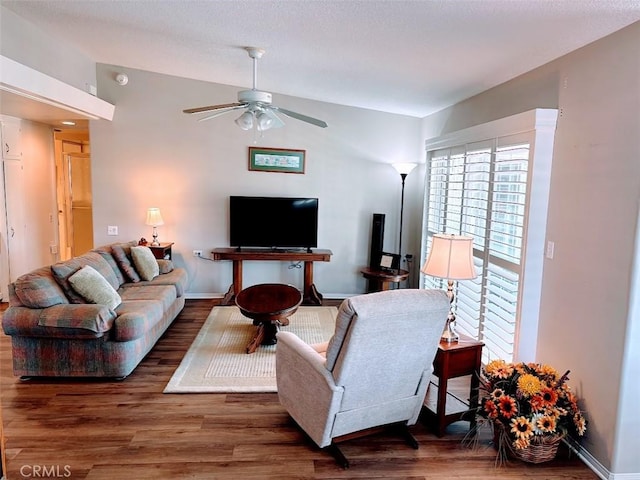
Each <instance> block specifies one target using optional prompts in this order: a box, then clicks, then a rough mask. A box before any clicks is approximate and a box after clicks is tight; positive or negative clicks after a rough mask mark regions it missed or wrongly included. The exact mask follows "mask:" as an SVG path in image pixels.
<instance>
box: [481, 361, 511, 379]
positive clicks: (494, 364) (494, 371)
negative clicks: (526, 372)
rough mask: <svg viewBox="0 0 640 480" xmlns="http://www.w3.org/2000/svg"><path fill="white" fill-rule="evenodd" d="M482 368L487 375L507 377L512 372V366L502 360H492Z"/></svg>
mask: <svg viewBox="0 0 640 480" xmlns="http://www.w3.org/2000/svg"><path fill="white" fill-rule="evenodd" d="M484 370H485V372H486V373H487V375H488V376H489V377H496V378H508V377H509V376H510V375H511V374H512V373H513V366H512V365H511V364H507V362H505V361H504V360H493V361H491V362H489V363H488V364H487V366H486V367H485V369H484Z"/></svg>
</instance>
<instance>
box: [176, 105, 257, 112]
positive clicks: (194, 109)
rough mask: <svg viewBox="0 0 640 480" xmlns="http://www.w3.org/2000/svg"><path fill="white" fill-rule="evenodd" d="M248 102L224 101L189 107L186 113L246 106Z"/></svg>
mask: <svg viewBox="0 0 640 480" xmlns="http://www.w3.org/2000/svg"><path fill="white" fill-rule="evenodd" d="M246 105H247V104H246V103H223V104H222V105H211V106H208V107H197V108H187V109H186V110H183V112H184V113H205V112H211V111H213V110H221V109H223V108H233V107H244V106H246Z"/></svg>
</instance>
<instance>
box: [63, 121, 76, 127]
mask: <svg viewBox="0 0 640 480" xmlns="http://www.w3.org/2000/svg"><path fill="white" fill-rule="evenodd" d="M60 123H62V125H69V126H73V125H75V124H76V122H72V121H71V120H63V121H62V122H60Z"/></svg>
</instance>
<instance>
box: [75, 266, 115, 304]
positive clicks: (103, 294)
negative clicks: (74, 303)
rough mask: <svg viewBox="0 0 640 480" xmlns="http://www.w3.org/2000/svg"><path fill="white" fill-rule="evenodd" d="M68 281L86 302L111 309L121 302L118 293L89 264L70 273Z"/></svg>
mask: <svg viewBox="0 0 640 480" xmlns="http://www.w3.org/2000/svg"><path fill="white" fill-rule="evenodd" d="M69 283H70V284H71V286H72V287H73V289H74V290H75V291H76V292H78V293H79V294H80V295H81V296H82V298H84V299H85V300H86V301H87V302H88V303H96V304H98V305H106V306H107V307H109V308H110V309H111V310H114V309H115V308H116V307H117V306H118V305H120V303H122V299H121V298H120V294H118V292H116V290H115V289H114V288H113V287H112V286H111V284H110V283H109V282H107V280H106V279H105V278H104V277H103V276H102V275H100V274H99V273H98V271H97V270H96V269H95V268H93V267H92V266H90V265H85V266H84V267H82V268H81V269H80V270H78V271H77V272H76V273H74V274H73V275H71V276H70V277H69Z"/></svg>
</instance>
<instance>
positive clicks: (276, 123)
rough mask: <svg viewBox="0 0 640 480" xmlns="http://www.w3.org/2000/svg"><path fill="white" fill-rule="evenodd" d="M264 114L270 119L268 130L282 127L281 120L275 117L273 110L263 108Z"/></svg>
mask: <svg viewBox="0 0 640 480" xmlns="http://www.w3.org/2000/svg"><path fill="white" fill-rule="evenodd" d="M264 113H265V114H266V115H268V116H269V118H270V119H271V122H270V124H269V127H268V128H269V129H271V128H281V127H284V122H283V121H282V119H281V118H280V117H279V116H278V115H276V112H275V110H274V109H273V108H271V107H265V108H264Z"/></svg>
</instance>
